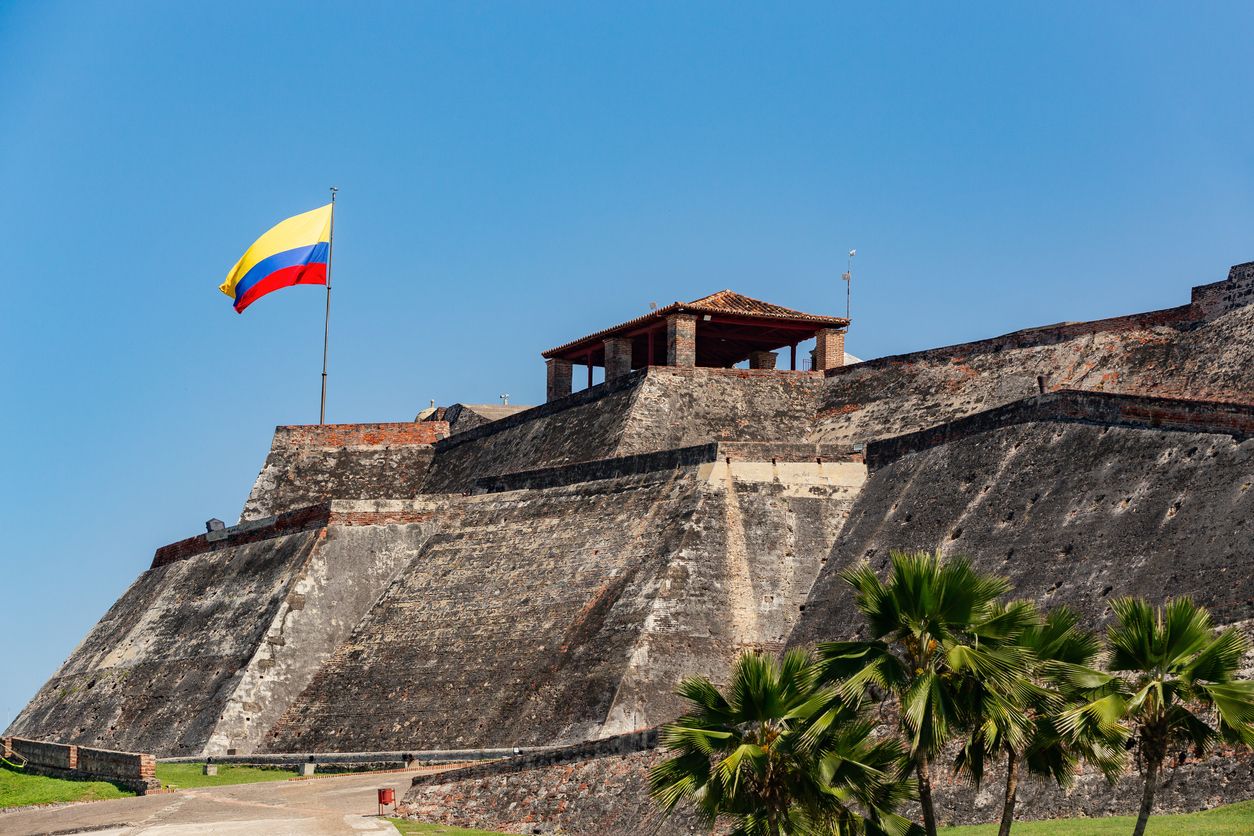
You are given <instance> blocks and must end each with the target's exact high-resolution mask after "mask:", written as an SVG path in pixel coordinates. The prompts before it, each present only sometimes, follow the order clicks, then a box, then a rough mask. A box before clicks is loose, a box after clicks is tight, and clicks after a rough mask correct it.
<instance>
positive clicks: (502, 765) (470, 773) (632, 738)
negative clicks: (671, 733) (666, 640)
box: [410, 729, 658, 786]
mask: <svg viewBox="0 0 1254 836" xmlns="http://www.w3.org/2000/svg"><path fill="white" fill-rule="evenodd" d="M657 746H658V730H657V729H643V730H641V731H633V732H626V733H625V734H616V735H614V736H613V737H603V738H600V739H599V740H585V741H584V742H582V743H573V744H571V745H569V746H555V747H552V748H543V749H531V750H528V751H526V752H523V753H521V754H519V755H516V756H514V757H511V758H508V759H507V760H497V761H491V762H489V763H481V764H474V765H473V766H467V767H464V768H462V769H454V770H449V771H448V772H437V773H430V774H427V775H415V776H414V780H413V781H411V782H410V786H418V785H419V784H443V783H447V782H449V781H463V780H466V779H470V778H482V777H486V776H493V775H508V774H509V773H511V772H523V771H525V770H528V769H535V768H536V767H540V766H552V765H553V764H559V763H573V762H575V761H586V760H592V759H593V758H603V757H606V756H607V755H626V754H630V753H631V752H642V751H644V750H646V749H656V748H657Z"/></svg>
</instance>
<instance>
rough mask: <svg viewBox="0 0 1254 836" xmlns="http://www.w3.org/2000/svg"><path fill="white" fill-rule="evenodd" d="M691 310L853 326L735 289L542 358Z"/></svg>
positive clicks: (589, 337)
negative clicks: (773, 302)
mask: <svg viewBox="0 0 1254 836" xmlns="http://www.w3.org/2000/svg"><path fill="white" fill-rule="evenodd" d="M688 311H691V312H692V313H701V314H724V315H727V316H742V317H748V318H760V319H781V320H788V321H790V322H812V323H814V325H815V326H816V327H819V328H822V327H828V328H844V327H846V326H848V325H849V320H847V319H845V318H844V317H841V316H820V315H819V314H808V313H803V312H802V311H795V310H793V309H792V308H785V307H782V306H781V305H773V304H771V303H770V302H763V301H762V300H761V299H754V298H752V297H749V296H745V295H744V294H743V293H736V292H735V291H734V290H720V291H719V292H718V293H711V294H710V295H709V296H702V297H701V298H700V299H697V300H695V301H692V302H671V303H670V304H669V305H667V306H666V307H663V308H658V309H657V310H655V311H650V312H649V313H647V314H645V315H644V316H638V317H636V318H635V319H629V320H627V321H626V322H623V323H620V324H618V325H615V326H614V327H612V328H605V329H602V330H600V331H597V332H595V333H592V334H588V335H587V336H585V337H580V338H579V339H577V340H571V341H570V342H568V343H563V344H562V345H559V346H557V347H556V348H550V349H549V350H548V351H545V352H543V353H542V354H541V356H542V357H552V356H554V355H557V354H561V353H562V352H564V351H567V350H568V349H571V348H574V347H575V346H577V345H579V344H580V343H587V342H595V341H599V340H602V339H605V338H606V337H609V336H612V335H613V334H615V333H617V332H620V331H633V330H635V329H637V328H639V327H640V326H641V325H644V324H645V323H646V322H648V321H649V320H651V319H665V318H666V317H667V316H669V315H670V314H673V313H684V312H688Z"/></svg>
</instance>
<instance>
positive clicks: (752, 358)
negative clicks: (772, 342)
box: [749, 351, 779, 369]
mask: <svg viewBox="0 0 1254 836" xmlns="http://www.w3.org/2000/svg"><path fill="white" fill-rule="evenodd" d="M778 359H779V355H777V354H776V353H775V352H774V351H750V352H749V368H751V369H773V368H775V363H776V361H777V360H778Z"/></svg>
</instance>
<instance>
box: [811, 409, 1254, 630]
mask: <svg viewBox="0 0 1254 836" xmlns="http://www.w3.org/2000/svg"><path fill="white" fill-rule="evenodd" d="M868 456H869V457H871V458H874V456H875V450H874V445H872V448H871V449H870V450H868ZM1252 483H1254V439H1249V438H1247V439H1245V440H1239V439H1238V438H1234V437H1233V436H1231V435H1229V434H1225V433H1199V432H1184V431H1165V430H1150V429H1136V428H1128V427H1120V426H1093V425H1086V424H1077V423H1058V422H1054V421H1042V422H1038V423H1026V424H1019V425H1013V426H1008V427H1003V428H1001V429H999V430H996V431H989V432H977V433H974V434H971V435H968V436H965V437H962V438H959V439H957V440H955V441H953V442H951V443H949V444H944V445H940V446H937V447H932V448H928V449H924V450H922V451H920V452H917V453H912V454H909V455H904V456H902V457H901V458H899V459H897V460H895V461H892V462H890V463H889V464H887V465H885V466H884V467H882V468H880V469H878V470H875V471H873V472H872V474H871V476H870V478H869V479H868V481H867V483H866V486H865V487H864V488H863V491H862V494H861V495H860V496H859V498H858V500H857V502H856V503H855V505H854V509H853V511H852V512H851V515H850V519H849V523H848V525H847V526H846V527H845V529H844V530H843V531H842V532H841V535H840V538H839V539H838V541H837V543H836V547H835V548H834V549H833V552H832V556H831V558H830V559H829V560H828V561H827V564H826V566H825V567H824V570H823V573H822V574H821V575H820V577H819V579H818V580H817V581H816V583H815V585H814V588H813V590H812V591H811V593H810V597H809V600H808V601H807V605H806V611H805V614H804V617H803V618H802V620H801V623H800V624H799V626H798V628H797V631H796V633H795V634H794V637H793V641H794V642H800V643H804V642H810V641H815V640H819V639H824V638H837V637H841V636H848V635H851V634H852V633H853V632H854V631H855V630H856V629H857V627H858V625H859V619H858V616H857V614H856V613H855V612H854V611H853V608H852V607H851V606H850V598H849V594H848V592H847V588H846V586H845V584H844V583H843V582H841V581H840V580H839V578H838V577H837V575H838V573H839V572H840V570H841V569H842V568H844V567H846V566H848V565H851V564H852V563H854V562H856V561H858V560H860V559H863V558H866V559H868V560H870V561H871V562H872V565H873V566H875V567H876V568H877V569H881V570H883V569H885V568H886V567H887V561H888V553H889V550H890V549H925V550H929V551H930V550H934V549H938V548H939V549H941V550H942V551H943V552H945V553H949V554H966V555H969V556H970V557H971V558H972V559H973V560H974V561H975V562H976V565H977V566H979V567H980V568H981V569H983V570H986V571H995V572H998V573H1000V574H1004V575H1007V576H1008V577H1009V578H1010V579H1011V581H1012V582H1013V583H1014V587H1015V593H1016V594H1017V595H1021V596H1023V597H1026V598H1030V599H1033V600H1035V601H1037V602H1039V603H1040V604H1042V605H1045V606H1050V605H1055V604H1064V603H1065V604H1068V605H1070V606H1073V607H1075V608H1076V609H1078V610H1079V611H1080V612H1081V613H1084V614H1085V615H1086V616H1088V617H1089V619H1090V620H1091V621H1092V622H1093V623H1094V624H1096V623H1097V622H1099V621H1101V620H1102V619H1103V618H1104V617H1105V615H1106V612H1107V601H1108V600H1109V599H1110V598H1111V597H1116V596H1120V595H1143V596H1147V597H1149V598H1151V599H1153V600H1161V599H1163V598H1165V597H1167V596H1170V595H1186V594H1187V595H1193V596H1194V597H1195V598H1196V599H1197V600H1198V602H1199V603H1201V604H1203V605H1205V606H1207V607H1209V608H1211V610H1212V611H1213V612H1214V614H1215V616H1216V618H1217V619H1219V620H1220V621H1223V622H1231V621H1238V620H1243V619H1246V618H1250V617H1252V616H1254V536H1252V533H1254V529H1251V516H1252V513H1254V490H1251V487H1250V486H1251V484H1252Z"/></svg>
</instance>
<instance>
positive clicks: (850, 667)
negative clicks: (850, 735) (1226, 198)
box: [819, 552, 1035, 836]
mask: <svg viewBox="0 0 1254 836" xmlns="http://www.w3.org/2000/svg"><path fill="white" fill-rule="evenodd" d="M890 559H891V563H892V569H891V572H890V575H889V578H888V581H887V582H884V581H881V580H880V579H879V578H878V577H877V576H876V574H875V571H874V570H873V569H872V568H871V567H870V566H869V565H868V564H866V563H862V564H861V565H858V566H855V567H852V568H850V569H847V570H845V571H844V572H843V573H842V575H841V577H842V578H843V579H844V580H845V582H846V583H848V584H849V585H850V586H852V587H853V590H854V600H855V602H856V604H857V607H858V609H859V610H860V611H861V613H862V615H863V617H864V618H865V619H866V622H867V626H868V627H869V628H870V634H871V638H870V639H869V640H867V641H852V642H825V643H821V644H820V645H819V654H820V657H821V659H822V661H821V663H820V667H821V673H822V678H823V681H825V682H832V683H837V684H838V686H839V693H840V694H841V695H842V696H843V697H844V698H846V699H849V700H862V699H865V698H867V697H868V696H869V697H871V698H880V697H883V696H884V695H887V694H891V695H892V696H894V697H895V698H896V700H897V702H898V705H899V709H898V715H899V718H898V719H899V726H900V730H901V734H902V737H903V738H904V740H905V742H906V746H907V750H908V753H909V760H910V764H911V767H912V768H913V770H914V772H915V774H916V776H917V778H918V793H919V804H920V806H921V807H922V809H923V826H924V829H925V830H926V832H927V834H928V836H936V811H935V807H934V805H933V801H932V782H931V761H932V759H933V757H934V756H935V755H936V754H937V752H938V751H939V750H940V748H941V747H942V746H943V745H944V744H945V743H946V741H948V740H950V739H951V737H952V736H953V735H954V734H955V733H957V732H958V731H959V730H961V729H963V728H964V727H970V726H971V725H973V724H974V722H975V721H976V717H975V714H974V710H975V709H976V708H977V707H978V706H977V704H976V701H975V700H974V699H973V688H974V687H975V686H974V683H975V682H977V681H984V682H986V683H996V684H997V685H998V686H999V687H1002V688H1005V689H1007V690H1009V689H1010V687H1011V685H1012V683H1014V682H1015V681H1016V680H1018V679H1020V678H1022V677H1023V675H1024V674H1025V673H1026V671H1027V670H1028V659H1027V654H1026V653H1025V651H1024V650H1023V649H1022V648H1020V647H1018V646H1016V645H1015V644H1014V639H1015V638H1016V637H1017V636H1018V635H1019V634H1020V633H1022V632H1023V630H1024V629H1025V628H1026V627H1027V626H1028V625H1030V624H1031V623H1032V621H1033V620H1034V618H1035V611H1034V610H1033V609H1032V607H1031V606H1029V605H1027V604H1024V603H1023V602H1017V603H1014V604H1010V605H1007V606H1004V607H998V606H996V603H997V599H998V598H999V597H1001V596H1002V595H1004V594H1006V593H1007V592H1008V591H1009V589H1010V584H1009V582H1008V581H1007V580H1006V579H1005V578H1002V577H998V576H996V575H989V574H984V573H980V572H976V571H975V570H974V569H973V568H972V566H971V564H970V562H969V561H967V560H966V559H965V558H954V559H951V560H944V559H942V557H941V555H940V554H939V552H938V553H937V554H935V555H930V554H928V553H926V552H916V553H904V552H893V553H892V554H891V555H890Z"/></svg>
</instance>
